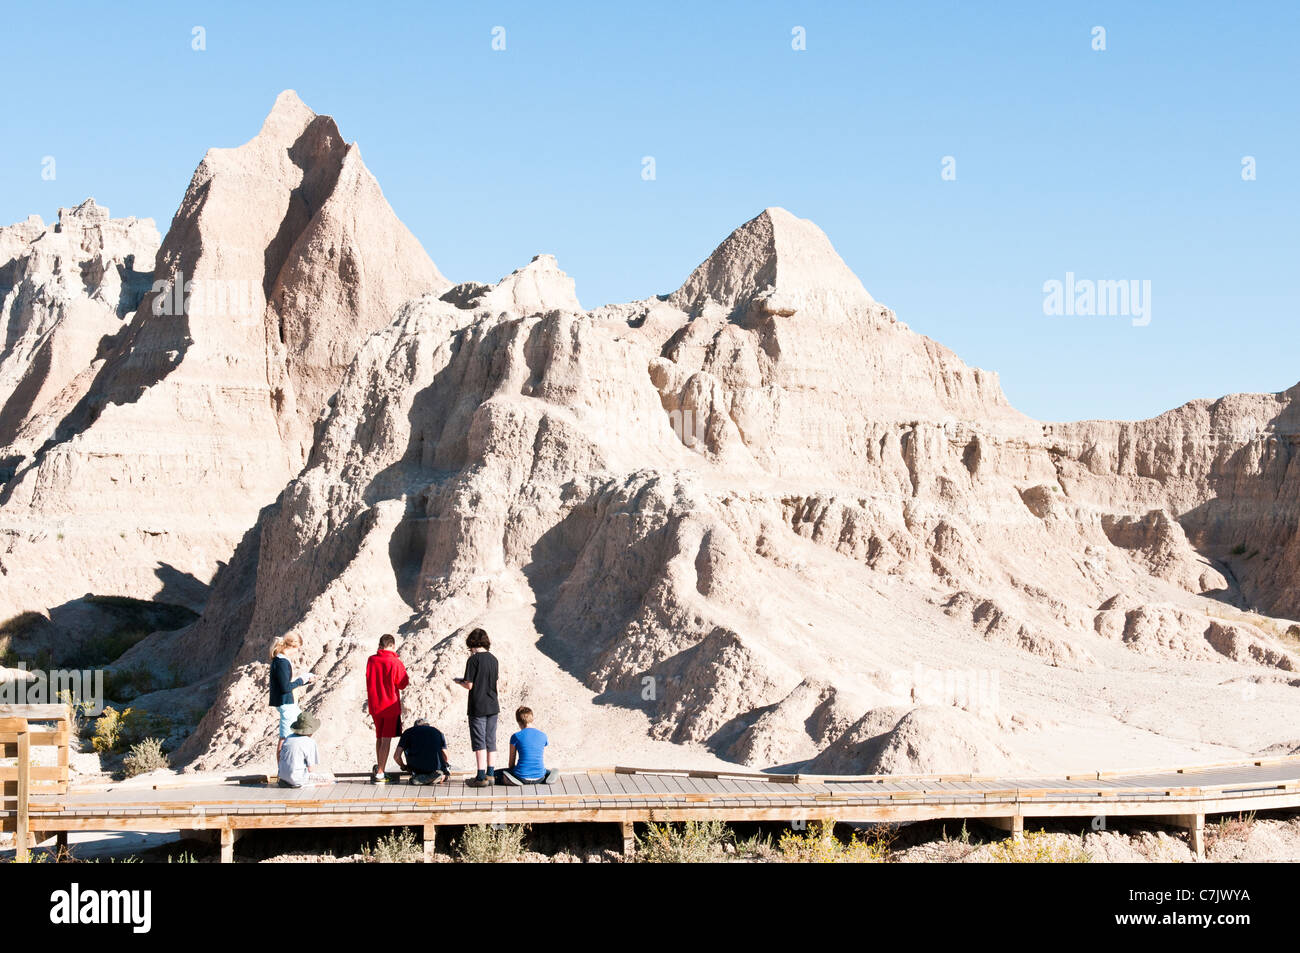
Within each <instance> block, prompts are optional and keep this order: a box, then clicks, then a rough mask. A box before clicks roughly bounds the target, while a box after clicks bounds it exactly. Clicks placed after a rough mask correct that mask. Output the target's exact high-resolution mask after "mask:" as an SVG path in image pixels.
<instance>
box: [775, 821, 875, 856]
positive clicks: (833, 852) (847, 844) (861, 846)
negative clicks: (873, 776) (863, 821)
mask: <svg viewBox="0 0 1300 953" xmlns="http://www.w3.org/2000/svg"><path fill="white" fill-rule="evenodd" d="M892 840H893V835H892V834H891V833H890V832H889V831H888V830H887V829H885V828H878V829H876V830H872V831H869V832H868V833H867V834H866V835H865V836H863V837H861V838H860V837H859V836H858V835H857V834H852V835H851V836H850V837H849V839H848V840H847V841H843V840H840V839H839V838H838V837H836V836H835V822H834V821H814V822H813V823H812V824H810V825H809V826H808V830H807V831H805V832H803V833H796V832H794V831H786V832H785V833H783V834H782V835H781V840H780V842H779V843H778V844H777V849H778V850H779V851H780V852H781V859H782V860H785V861H789V862H791V863H801V864H878V863H882V862H883V861H885V860H888V859H889V845H890V842H891V841H892Z"/></svg>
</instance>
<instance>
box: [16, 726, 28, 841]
mask: <svg viewBox="0 0 1300 953" xmlns="http://www.w3.org/2000/svg"><path fill="white" fill-rule="evenodd" d="M31 740H32V737H31V732H30V731H28V730H27V728H26V726H24V727H23V729H22V730H21V731H19V732H18V828H17V830H16V831H15V833H14V859H15V860H17V861H18V862H19V863H20V864H22V863H26V862H27V860H28V858H29V857H30V853H29V848H28V846H27V835H28V834H30V833H31V830H30V828H31V819H30V818H29V817H28V814H27V799H28V796H29V794H30V789H31V783H32V778H31V776H32V746H31Z"/></svg>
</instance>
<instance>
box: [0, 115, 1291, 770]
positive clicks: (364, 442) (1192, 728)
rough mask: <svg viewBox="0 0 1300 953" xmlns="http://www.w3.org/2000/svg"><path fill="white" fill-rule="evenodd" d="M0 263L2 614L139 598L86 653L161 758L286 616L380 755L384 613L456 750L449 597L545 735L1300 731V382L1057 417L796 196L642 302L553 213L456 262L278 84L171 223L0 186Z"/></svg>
mask: <svg viewBox="0 0 1300 953" xmlns="http://www.w3.org/2000/svg"><path fill="white" fill-rule="evenodd" d="M435 251H436V249H435ZM0 296H2V297H3V301H4V306H3V326H4V333H5V336H4V342H3V351H0V619H10V620H11V621H10V623H8V624H7V625H6V627H5V630H4V631H5V632H6V633H7V634H6V636H5V639H6V644H5V645H4V646H0V648H3V649H5V650H7V651H8V653H9V657H10V658H15V657H17V658H38V657H40V654H41V653H42V652H45V653H47V657H48V656H50V655H52V657H53V660H54V662H55V664H58V663H59V662H60V661H64V662H68V661H72V660H75V659H77V658H78V657H79V656H78V653H79V652H81V651H82V650H84V648H85V647H86V646H87V645H92V644H96V643H95V640H96V638H97V637H98V635H100V634H101V633H102V632H103V631H104V629H105V627H107V626H110V625H111V624H113V620H112V618H110V616H111V615H112V613H113V612H115V611H119V610H120V607H121V604H123V600H121V599H118V600H105V599H103V598H102V597H103V596H115V597H129V598H130V599H135V600H145V601H147V602H148V603H152V604H153V605H146V606H143V607H141V605H140V604H138V603H130V605H132V606H134V607H135V611H138V612H142V613H144V615H145V616H146V617H148V618H157V619H161V620H166V622H165V624H166V625H170V626H172V627H170V628H165V627H164V628H159V629H158V630H157V631H152V632H148V634H147V635H145V637H144V638H142V639H141V640H139V641H136V642H135V643H134V644H133V645H130V646H129V647H126V646H123V647H124V648H125V649H126V650H125V652H124V654H122V655H121V656H120V657H119V658H116V659H115V660H114V661H113V662H112V664H111V669H112V670H113V671H115V672H118V673H119V674H120V673H123V672H135V673H137V674H138V672H139V671H141V670H145V671H148V672H150V673H151V674H152V687H151V688H150V687H146V688H145V690H144V693H143V694H141V695H140V696H139V697H136V698H134V699H131V703H132V704H133V705H136V706H139V707H142V708H145V709H152V710H155V711H158V712H161V713H164V714H167V715H170V716H172V717H173V718H174V719H176V722H177V723H178V724H182V723H184V721H185V719H186V718H187V717H188V718H190V719H191V720H190V726H191V728H190V729H188V730H187V731H186V730H183V731H178V733H177V735H176V740H177V741H179V740H180V737H181V736H182V735H184V740H183V742H181V743H180V744H179V747H178V750H177V751H176V758H175V760H176V763H178V764H181V765H185V766H188V767H190V768H194V769H220V768H227V767H239V766H245V765H253V764H257V765H262V764H268V763H269V762H270V761H271V759H272V757H273V754H274V749H275V741H274V719H273V717H272V714H273V713H272V711H271V710H270V709H269V708H268V707H267V698H266V684H267V664H266V658H267V649H268V647H269V645H270V644H271V642H272V640H273V639H274V638H275V637H277V636H280V635H284V634H286V633H289V632H296V633H298V634H300V635H301V636H302V637H303V639H304V641H305V644H306V649H305V653H304V658H303V666H304V667H306V668H309V669H310V670H311V671H313V672H314V673H316V674H317V675H318V676H319V679H318V681H317V682H316V683H315V684H314V685H312V686H310V687H309V688H307V689H305V690H303V691H302V692H301V693H300V701H301V703H302V704H303V705H304V707H307V708H309V709H311V710H312V711H314V712H315V713H316V714H318V715H319V716H320V717H321V718H322V720H323V723H324V727H323V728H322V729H321V731H320V733H319V735H318V740H319V741H320V742H321V745H322V749H323V760H324V761H325V763H326V765H327V766H329V767H332V768H335V769H336V770H339V769H346V768H350V769H352V770H364V769H365V768H367V767H368V766H369V764H370V763H371V761H372V751H373V746H372V740H371V739H372V736H371V733H370V728H369V726H368V723H367V721H366V718H365V713H364V700H365V693H364V681H363V677H362V672H363V669H364V665H365V660H366V658H367V656H368V655H369V654H371V652H372V651H373V650H374V647H375V644H376V642H377V640H378V638H379V636H380V635H382V634H384V633H388V632H392V633H396V634H397V635H398V638H399V643H400V652H401V654H402V656H403V657H404V659H405V661H406V664H407V667H408V669H409V670H410V672H411V676H412V686H411V689H410V691H409V693H408V697H407V703H408V705H407V706H408V710H409V711H410V712H412V713H420V714H423V715H425V716H427V717H429V718H430V719H431V720H433V721H434V723H435V724H439V725H441V726H442V727H443V728H444V729H445V730H446V731H447V733H448V736H449V741H450V743H451V746H452V749H453V762H457V761H458V762H460V763H461V764H463V763H464V761H465V760H466V759H467V757H468V747H467V745H468V739H467V737H466V736H467V731H466V728H465V725H464V718H463V706H464V696H463V694H458V693H457V692H456V691H455V690H454V688H453V686H452V685H451V681H450V680H451V678H452V677H454V676H458V675H460V674H461V672H462V670H463V665H464V658H465V655H464V649H463V636H464V633H465V632H466V631H467V630H468V629H469V628H471V627H473V626H483V627H484V628H486V629H487V630H488V632H489V633H490V634H491V635H492V638H493V647H494V650H495V651H496V652H497V653H498V655H499V656H500V658H501V661H502V683H501V691H502V702H503V708H505V709H506V710H507V711H511V710H513V708H514V707H515V706H516V705H519V704H527V705H530V706H531V707H533V708H534V709H535V710H536V711H537V712H538V723H539V724H540V725H542V727H544V728H545V729H546V730H547V731H548V733H549V734H550V736H551V741H552V752H553V754H552V760H553V761H554V762H556V763H557V764H559V765H560V766H562V767H563V766H569V767H574V766H578V765H594V764H607V763H612V762H624V763H629V762H630V763H641V764H646V765H649V764H653V765H656V766H708V765H715V764H717V763H719V762H730V763H737V764H743V765H747V766H753V767H759V768H770V767H778V766H780V767H789V766H796V765H797V766H800V767H802V768H806V769H808V770H812V771H824V772H872V773H874V772H928V771H953V770H963V771H964V770H974V771H978V772H987V773H995V772H1004V771H1029V770H1033V771H1051V770H1058V769H1066V768H1087V767H1121V766H1135V765H1141V764H1149V763H1162V762H1169V763H1182V762H1193V761H1212V760H1220V759H1224V758H1230V757H1237V756H1241V755H1246V754H1251V755H1253V754H1257V753H1262V752H1283V751H1285V752H1289V751H1291V750H1293V749H1295V748H1297V747H1298V746H1300V719H1298V718H1297V716H1298V715H1300V671H1297V665H1298V664H1300V653H1298V652H1297V649H1298V648H1300V628H1295V627H1294V623H1293V622H1292V621H1291V620H1293V619H1295V618H1296V617H1298V616H1300V588H1298V587H1297V585H1296V579H1297V573H1298V572H1300V536H1298V535H1297V525H1300V443H1298V441H1297V432H1298V429H1300V428H1298V427H1297V425H1298V424H1300V386H1298V387H1297V388H1293V389H1291V390H1289V391H1286V392H1284V393H1277V394H1239V395H1233V396H1228V397H1223V398H1221V399H1218V400H1197V401H1193V402H1191V403H1188V404H1186V405H1184V406H1182V407H1179V408H1177V409H1174V410H1171V411H1169V412H1168V413H1165V414H1162V415H1161V416H1159V417H1156V418H1154V419H1151V420H1144V421H1137V422H1121V421H1088V422H1081V423H1067V424H1051V423H1040V422H1038V421H1035V420H1032V419H1030V418H1028V417H1026V416H1025V415H1024V414H1021V413H1019V412H1018V411H1016V410H1015V409H1014V408H1013V407H1011V406H1010V405H1009V403H1008V402H1007V400H1006V398H1005V397H1004V396H1003V393H1002V390H1001V388H1000V385H999V382H998V378H997V376H996V375H995V374H993V373H990V372H988V371H984V370H979V369H977V368H972V367H969V366H967V365H966V364H964V363H962V361H961V360H960V359H959V358H958V357H957V356H956V355H955V354H953V353H952V352H951V351H949V350H948V349H946V348H944V347H943V346H942V345H940V344H937V343H935V342H934V341H931V340H929V339H928V338H925V337H923V336H921V335H919V334H917V333H915V332H913V331H911V330H910V329H909V328H908V327H907V326H906V325H905V324H903V323H902V322H900V321H899V320H898V319H897V318H896V317H895V315H894V313H893V312H892V311H890V310H889V309H888V308H887V307H885V306H883V305H881V304H879V303H878V302H876V301H875V300H874V299H873V298H872V296H871V295H870V294H869V293H868V292H867V291H866V290H865V288H864V287H863V285H862V284H861V282H860V281H859V280H858V278H857V277H855V275H854V274H853V273H852V272H851V271H850V270H849V268H848V267H847V266H846V265H845V263H844V262H843V261H842V260H841V259H840V257H839V256H838V255H837V254H836V252H835V250H834V248H833V247H832V246H831V243H830V241H829V240H828V239H827V237H826V235H824V234H823V233H822V232H821V231H820V230H819V229H818V228H817V227H816V226H815V225H813V224H812V223H811V222H808V221H805V220H802V219H799V218H797V217H795V216H794V215H792V214H790V213H789V212H787V211H784V210H783V209H779V208H769V209H766V210H764V211H762V212H761V213H760V214H758V215H757V216H756V217H755V218H753V219H752V220H750V221H748V222H746V223H744V224H743V225H741V226H740V227H739V228H737V229H736V230H735V231H734V232H732V233H731V234H730V235H729V236H728V237H726V238H725V240H723V241H722V243H721V244H720V245H719V246H718V247H717V248H716V250H715V251H714V252H713V253H712V254H711V255H709V256H708V258H707V259H706V260H705V261H704V262H703V263H702V264H700V265H699V267H698V268H696V269H695V271H694V272H692V273H691V274H690V275H689V276H687V277H686V278H685V281H684V282H683V283H682V285H681V286H680V287H679V288H677V289H676V290H674V291H671V292H670V293H667V294H664V295H661V296H659V297H655V298H649V299H646V300H643V301H633V302H630V303H626V304H610V305H604V306H601V307H598V308H595V309H593V310H588V309H586V308H584V307H583V306H582V305H581V304H580V303H579V300H578V297H577V295H576V292H575V285H574V281H573V280H572V279H571V278H570V277H568V276H567V275H566V274H565V273H564V272H562V271H561V270H560V268H559V266H558V264H557V263H556V261H555V259H554V258H552V257H550V256H549V255H539V256H538V257H536V258H534V259H533V260H532V261H530V262H527V263H524V264H523V265H522V267H520V268H519V269H518V270H517V271H514V272H513V273H511V274H509V275H507V276H505V277H504V278H502V279H501V280H500V281H498V282H497V283H496V284H491V285H489V284H479V283H476V282H462V283H459V284H453V282H452V280H450V279H448V278H445V277H443V275H442V274H441V273H440V272H439V270H438V268H437V267H436V266H435V265H434V263H433V261H432V260H430V258H429V256H428V255H427V254H426V253H425V251H424V250H423V249H422V248H421V247H420V244H419V243H418V242H417V241H416V239H415V238H414V237H413V236H412V235H411V233H410V232H409V231H407V229H406V228H405V227H404V226H403V225H402V224H401V222H400V220H399V219H398V217H397V215H396V214H395V213H394V211H393V210H392V209H391V208H390V207H389V205H388V202H387V201H386V200H385V198H384V196H383V193H382V192H381V190H380V188H379V186H378V184H377V183H376V181H375V179H374V178H373V177H372V176H371V174H370V173H369V172H368V171H367V169H366V167H365V165H364V163H363V162H362V160H361V155H360V152H359V150H358V148H357V146H356V145H354V144H348V143H347V142H346V141H345V140H344V139H343V138H342V136H341V135H340V133H339V130H338V127H337V126H336V125H335V123H334V121H333V120H332V119H330V118H328V117H326V116H318V115H316V114H315V113H313V112H312V111H311V110H310V109H308V108H307V107H306V106H305V105H304V104H303V103H302V102H301V101H300V100H299V99H298V97H297V96H296V95H295V94H293V93H292V92H286V93H283V94H282V95H281V96H280V97H279V98H278V99H277V101H276V103H275V106H274V108H273V110H272V112H271V113H270V115H269V116H268V117H267V119H266V121H265V123H264V124H263V126H262V129H261V131H260V132H259V133H258V135H257V136H255V137H254V138H253V139H252V140H250V141H249V142H248V143H246V144H245V145H243V146H240V147H238V148H234V149H213V150H212V151H210V152H209V153H208V154H207V155H206V156H205V157H204V158H203V161H202V162H201V163H200V164H199V167H198V170H197V171H196V172H195V174H194V177H193V180H192V182H191V184H190V187H189V189H188V190H187V192H186V193H185V196H184V198H183V199H182V200H181V203H180V207H179V209H178V210H177V212H176V215H175V217H174V219H173V220H172V223H171V225H170V227H169V228H168V229H167V232H166V234H165V235H164V236H161V238H160V236H159V234H158V232H157V229H156V228H155V226H154V224H153V223H152V222H151V221H148V220H137V219H131V218H126V219H122V218H111V217H110V216H109V213H108V211H107V210H105V209H103V208H101V207H99V206H96V205H95V203H94V202H93V200H92V201H87V202H86V203H84V204H83V205H81V206H79V207H77V208H73V209H62V210H60V212H59V220H58V222H57V223H56V224H53V225H46V224H44V223H43V222H42V220H41V219H39V218H38V217H36V216H33V217H32V218H29V219H28V220H27V221H25V222H21V223H19V224H17V225H13V226H10V227H8V228H3V229H0ZM1053 359H1055V358H1053ZM92 595H93V598H92ZM177 606H179V607H183V608H182V609H175V608H174V607H177ZM149 612H154V615H152V616H150V615H149ZM158 624H159V625H162V624H163V623H162V622H159V623H158ZM178 626H179V627H178ZM152 627H153V626H152V625H150V626H149V627H147V628H152ZM146 631H147V629H146ZM139 634H141V635H144V634H145V633H139ZM127 681H134V682H135V684H136V685H137V686H139V685H141V684H142V682H141V681H140V679H138V678H136V679H133V680H132V679H128V680H127ZM146 681H147V680H146ZM118 700H119V701H125V700H126V699H118ZM200 712H203V714H202V715H201V717H200V716H199V713H200ZM456 752H459V758H457V757H456V756H455V753H456Z"/></svg>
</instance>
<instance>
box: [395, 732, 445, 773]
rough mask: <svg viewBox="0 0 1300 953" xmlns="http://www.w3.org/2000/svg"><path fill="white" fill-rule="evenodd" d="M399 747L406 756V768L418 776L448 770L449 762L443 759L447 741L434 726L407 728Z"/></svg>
mask: <svg viewBox="0 0 1300 953" xmlns="http://www.w3.org/2000/svg"><path fill="white" fill-rule="evenodd" d="M397 747H399V748H401V749H402V751H403V752H404V753H405V755H406V766H407V767H408V768H410V769H411V770H412V771H414V772H415V773H416V774H431V773H433V772H434V771H445V770H446V769H447V762H445V761H444V760H443V759H442V751H443V749H444V748H446V747H447V739H446V738H444V737H443V736H442V732H441V731H439V730H438V729H437V728H435V727H433V725H416V726H415V727H413V728H407V729H406V730H405V731H404V732H402V737H401V738H399V739H397Z"/></svg>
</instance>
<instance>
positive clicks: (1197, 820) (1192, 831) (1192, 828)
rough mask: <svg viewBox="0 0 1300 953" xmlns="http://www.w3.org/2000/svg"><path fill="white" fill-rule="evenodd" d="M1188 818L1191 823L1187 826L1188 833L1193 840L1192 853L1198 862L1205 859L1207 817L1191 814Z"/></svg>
mask: <svg viewBox="0 0 1300 953" xmlns="http://www.w3.org/2000/svg"><path fill="white" fill-rule="evenodd" d="M1188 818H1189V819H1190V821H1191V823H1189V824H1188V825H1187V832H1188V834H1189V835H1190V837H1191V839H1192V853H1193V854H1195V855H1196V859H1197V860H1204V859H1205V815H1204V814H1189V815H1188Z"/></svg>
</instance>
